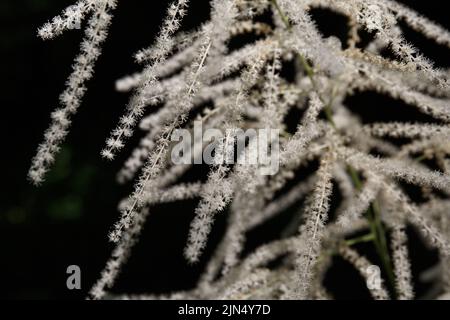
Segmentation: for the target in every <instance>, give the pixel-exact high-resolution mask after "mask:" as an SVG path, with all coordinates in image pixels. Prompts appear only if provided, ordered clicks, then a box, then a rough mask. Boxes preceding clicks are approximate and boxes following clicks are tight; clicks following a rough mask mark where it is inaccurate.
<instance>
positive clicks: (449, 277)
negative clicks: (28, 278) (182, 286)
mask: <svg viewBox="0 0 450 320" xmlns="http://www.w3.org/2000/svg"><path fill="white" fill-rule="evenodd" d="M119 2H120V1H119ZM210 4H211V16H210V20H209V21H208V22H206V23H204V24H203V25H202V26H201V27H199V28H198V29H196V30H191V31H184V30H183V31H181V26H182V20H183V17H184V16H185V14H186V13H187V12H188V6H189V1H188V0H174V1H173V2H172V3H171V4H170V6H169V8H168V11H167V17H166V18H165V20H164V22H163V25H162V27H161V30H160V32H159V34H158V36H157V38H156V40H155V44H154V45H153V46H152V47H150V48H146V49H143V50H141V51H140V52H139V53H138V54H137V55H136V59H137V60H138V61H139V62H140V63H142V64H143V71H142V72H140V73H137V74H134V75H131V76H127V77H125V78H124V79H121V80H119V81H118V82H117V89H118V90H119V91H123V92H132V94H131V99H130V101H129V103H128V105H127V107H126V112H125V114H124V116H123V117H121V118H120V121H119V123H118V125H117V127H116V128H115V129H114V130H113V131H112V133H111V136H110V137H109V138H108V139H107V141H106V146H105V148H104V149H103V151H102V152H101V154H102V156H103V157H105V158H106V159H109V160H112V159H113V158H114V156H115V155H116V154H117V153H118V152H120V151H121V149H122V148H123V146H124V144H125V142H126V139H127V138H128V137H130V136H132V134H133V130H134V129H135V127H137V126H138V127H139V129H140V130H142V131H144V132H145V135H144V137H143V139H142V140H141V141H140V144H139V145H138V146H137V147H136V148H135V150H134V151H133V152H132V154H131V156H130V158H129V159H128V160H127V161H126V162H125V165H124V167H123V169H122V170H121V171H120V172H119V175H118V180H119V181H120V182H121V183H124V182H126V181H130V180H133V179H135V180H136V182H135V186H134V191H133V193H132V194H131V195H130V196H129V197H128V198H126V199H123V200H122V201H121V202H120V205H119V209H120V212H121V214H120V217H119V218H118V222H117V223H116V224H115V225H114V226H113V228H112V230H111V233H110V235H109V238H110V240H111V241H112V242H114V244H115V249H114V250H113V253H112V256H111V258H110V260H109V261H108V262H107V265H106V267H105V269H104V270H103V272H102V273H101V276H100V278H99V280H98V281H97V282H96V284H95V285H94V286H93V288H92V290H91V292H90V294H91V297H92V298H96V299H101V298H107V297H118V298H137V299H177V298H194V299H251V298H265V299H328V298H331V293H330V292H328V290H327V288H326V287H325V286H324V284H323V278H324V275H325V273H326V272H327V270H328V267H329V265H330V263H331V258H332V257H333V256H334V255H340V256H341V257H342V258H344V260H346V261H348V262H349V263H350V264H351V265H353V266H354V267H355V268H356V270H357V271H358V273H359V274H360V275H361V276H362V277H364V278H366V280H367V284H368V289H369V291H370V293H371V295H372V297H373V298H375V299H389V298H399V299H413V298H414V279H413V276H412V273H411V261H410V258H409V254H408V237H407V234H408V233H407V232H406V228H407V227H408V226H412V228H413V229H415V230H417V231H418V232H419V233H420V234H421V235H422V236H423V238H424V239H425V240H426V241H427V242H429V244H430V245H432V246H434V247H435V248H436V249H437V250H438V252H439V257H440V264H441V267H440V269H439V270H440V274H439V276H440V279H439V281H440V291H439V293H437V294H436V295H435V296H436V297H438V296H439V295H440V296H442V297H445V296H448V295H449V294H450V274H449V272H450V264H449V261H450V260H449V258H448V255H449V254H450V229H449V226H450V223H449V215H450V210H449V209H450V202H449V195H450V143H449V142H448V141H450V140H449V138H450V126H449V123H450V107H449V102H450V91H449V86H450V84H449V80H448V77H449V75H450V73H449V72H448V70H439V69H437V68H435V67H434V66H433V63H432V61H430V60H429V59H427V58H426V57H425V56H423V55H422V54H421V53H420V52H419V51H418V49H417V48H415V47H414V46H413V45H412V44H410V43H409V42H407V41H406V40H405V38H404V36H403V32H402V27H401V24H400V22H402V23H404V24H406V25H407V26H409V28H411V29H413V30H415V31H416V32H420V33H422V34H423V35H424V36H425V37H427V38H429V39H432V40H434V41H435V42H437V43H438V44H440V45H442V46H446V47H448V48H450V33H449V32H448V31H446V30H445V29H443V28H442V27H440V26H439V25H437V24H435V23H433V22H432V21H430V20H428V19H427V18H425V17H422V16H420V15H419V14H417V13H416V12H414V11H412V10H411V9H409V8H407V7H405V6H403V5H401V4H399V3H397V2H395V1H392V0H370V1H367V0H342V1H334V0H257V1H256V0H255V1H253V0H246V1H244V0H212V1H211V2H210ZM115 7H116V1H114V0H80V1H78V2H77V3H76V4H75V5H73V6H71V7H69V8H67V9H66V10H65V11H64V12H63V14H61V15H60V16H58V17H56V18H54V19H53V20H52V21H51V22H50V23H48V24H46V25H45V26H44V27H42V28H41V29H40V30H39V35H40V36H41V37H42V38H44V39H49V38H53V37H55V36H57V35H59V34H61V33H62V32H63V31H64V30H66V29H70V28H73V26H74V25H78V26H80V23H81V22H82V20H83V18H84V17H85V16H87V15H90V20H89V21H88V22H87V25H86V27H85V38H84V40H83V42H82V45H81V53H80V55H79V56H78V57H77V58H76V60H75V64H74V67H73V72H72V74H71V75H70V77H69V80H68V81H67V89H66V90H65V91H64V93H63V94H62V95H61V98H60V101H61V107H59V108H58V109H57V110H56V111H55V112H53V113H52V123H51V126H50V128H49V129H48V130H47V131H46V133H45V138H44V142H43V143H42V144H41V145H40V146H39V148H38V152H37V155H36V156H35V158H34V159H33V162H32V166H31V169H30V172H29V178H30V179H31V180H32V181H33V182H34V183H35V184H40V183H41V182H42V181H43V178H44V175H45V173H46V171H47V170H48V168H49V166H50V165H51V164H52V163H53V161H54V157H55V154H56V153H57V151H58V149H59V145H60V143H61V142H62V141H63V140H64V138H65V136H66V135H67V130H68V127H69V125H70V116H71V115H73V114H74V113H75V112H76V111H77V109H78V107H79V105H80V103H81V99H82V97H83V95H84V93H85V91H86V87H85V82H86V81H87V80H88V79H89V78H91V77H92V74H93V65H94V63H95V61H96V60H97V58H98V57H99V55H100V50H101V45H102V43H103V41H104V40H105V39H106V36H107V28H108V26H109V24H110V20H111V12H112V10H113V9H114V8H115ZM314 8H322V9H326V10H330V11H333V12H336V13H338V14H341V15H344V16H346V17H347V20H348V30H349V32H348V37H347V39H346V42H344V43H341V41H340V40H338V39H337V38H335V37H328V38H325V37H324V36H323V35H322V34H321V33H320V32H319V29H318V27H317V26H316V24H315V23H314V21H313V19H312V17H311V14H310V13H311V10H312V9H314ZM266 13H270V15H269V16H270V18H267V16H268V15H267V14H266ZM263 14H264V16H265V17H266V18H265V19H266V20H267V21H266V20H264V19H259V17H261V16H262V15H263ZM262 21H264V22H262ZM361 31H366V32H369V33H370V34H371V35H372V39H371V41H370V42H369V43H368V44H367V45H366V44H365V45H362V44H361V42H360V39H359V33H360V32H361ZM242 34H250V35H253V36H254V37H253V38H252V40H250V41H249V42H248V43H245V44H244V45H242V46H240V47H239V48H232V47H231V46H230V40H232V39H233V38H234V37H236V36H239V35H242ZM386 51H390V52H391V55H390V56H389V55H386V54H384V52H386ZM286 68H289V69H290V71H292V70H293V71H294V72H293V74H294V75H295V76H294V77H293V78H292V77H288V76H286V75H285V74H284V71H283V70H284V69H286ZM366 90H371V91H375V92H378V93H379V94H382V95H385V96H389V97H392V98H394V99H398V100H401V101H403V102H404V103H406V104H407V105H409V106H410V108H416V109H417V110H418V111H419V112H421V113H423V114H424V115H426V116H427V117H428V118H429V119H434V121H431V120H430V121H429V122H427V123H418V122H417V123H407V122H395V121H392V122H379V123H372V124H364V123H363V122H362V121H361V119H360V118H359V117H358V115H357V114H355V113H353V112H352V111H351V110H350V109H349V108H348V107H347V106H346V100H345V99H346V98H347V97H349V96H352V95H354V94H355V93H356V92H360V91H366ZM158 106H161V107H160V108H158ZM362 107H363V106H362ZM291 110H299V111H300V112H301V113H302V114H303V116H302V119H301V120H300V121H299V123H298V124H297V127H296V129H295V132H290V131H289V130H288V125H287V123H288V122H289V121H290V119H289V116H288V114H289V112H290V111H291ZM193 114H195V115H193ZM198 122H200V123H201V125H202V128H203V130H207V129H215V130H223V131H226V132H227V134H226V135H225V136H224V137H223V139H221V140H218V141H216V142H217V143H216V145H215V155H214V159H215V160H216V161H214V162H213V163H211V164H210V169H209V174H208V177H207V179H206V181H204V182H203V181H200V180H199V181H198V182H191V183H185V182H182V181H181V180H182V177H183V175H184V174H185V173H186V172H187V171H188V170H189V169H191V168H192V165H194V164H193V163H196V162H195V161H192V162H190V163H183V164H179V163H174V162H173V161H171V160H170V153H171V150H172V149H171V148H172V145H171V141H172V140H171V139H172V137H173V135H174V133H175V132H176V131H177V130H179V129H182V128H184V129H187V130H192V128H193V126H194V125H195V123H198ZM236 128H246V129H247V128H254V129H257V128H270V129H277V130H279V133H280V137H276V138H277V139H275V138H274V137H271V138H269V142H268V144H269V149H270V151H271V152H272V153H274V152H276V153H277V156H278V158H277V159H279V167H278V170H277V171H276V172H273V173H272V174H261V170H262V169H264V165H265V164H264V163H259V162H257V163H251V164H248V163H245V162H239V161H238V162H237V163H227V162H224V161H218V160H217V159H218V158H220V157H219V156H223V157H225V158H227V157H228V156H229V154H228V152H229V150H230V149H232V148H230V146H231V147H233V146H234V145H235V144H236V143H237V141H238V140H237V133H236V132H237V131H238V130H236ZM196 138H198V137H195V136H194V140H195V139H196ZM278 138H279V140H278ZM398 138H401V142H398V141H396V140H395V139H398ZM393 139H394V140H393ZM204 142H205V141H203V144H202V143H200V147H197V148H196V147H194V148H193V150H192V153H191V154H190V157H191V158H192V159H198V157H199V156H200V157H201V156H202V155H204V151H205V148H207V147H206V146H205V143H204ZM258 147H259V142H258V141H257V139H256V138H253V139H252V138H250V139H249V141H247V143H246V144H245V151H246V155H247V156H250V157H251V156H252V155H256V154H257V152H258ZM242 157H244V155H243V153H240V154H239V153H238V154H237V158H238V159H239V158H242ZM223 159H224V158H222V160H223ZM424 160H428V161H424ZM430 162H432V163H433V166H431V165H430ZM314 163H318V169H317V170H309V171H311V172H310V173H309V174H306V173H301V174H299V172H306V171H307V172H309V171H308V170H306V171H305V170H304V168H310V167H311V166H313V165H312V164H314ZM302 170H303V171H302ZM333 185H335V186H336V189H334V188H333ZM409 185H415V186H418V187H420V190H421V191H422V195H421V198H423V200H421V202H419V201H416V199H414V201H413V200H412V199H411V198H410V196H409V194H408V186H409ZM334 190H338V191H337V192H338V193H339V197H335V194H334V193H335V191H334ZM335 198H339V199H335ZM187 199H198V201H199V202H198V206H197V208H196V210H195V217H194V219H193V221H192V223H191V228H190V232H189V235H187V245H186V249H185V257H186V259H187V260H188V261H189V262H192V263H194V262H196V261H198V260H199V259H200V258H201V256H202V253H203V251H204V248H205V246H206V244H207V240H208V236H209V233H210V232H211V229H212V227H213V223H214V218H215V216H216V215H218V214H225V212H226V214H227V215H228V222H227V229H226V232H225V235H224V236H223V239H222V241H221V242H220V243H219V245H218V246H217V248H216V251H215V253H214V254H213V256H212V257H211V259H210V261H209V263H208V264H207V266H206V268H205V270H204V272H203V274H202V276H201V277H200V279H199V281H198V285H197V286H196V287H195V288H192V290H190V291H185V292H179V293H173V294H168V295H166V296H154V295H151V294H149V295H123V296H122V295H118V296H115V295H112V294H111V293H110V292H109V290H110V289H111V288H112V287H113V285H114V282H115V280H116V278H117V276H118V273H119V271H120V270H121V268H122V266H123V264H124V263H125V262H126V260H127V258H128V256H129V255H130V251H131V249H132V247H133V245H134V244H135V243H136V241H138V237H139V235H140V233H141V231H142V227H143V225H144V223H145V221H146V219H147V218H148V216H149V213H150V212H151V210H152V206H156V205H158V204H161V203H167V202H175V201H183V200H187ZM302 201H303V205H301V206H300V207H299V208H298V209H297V210H296V214H295V215H294V216H293V217H292V221H291V222H289V224H288V225H287V226H286V229H285V232H283V233H282V235H280V238H279V239H277V240H274V241H271V242H268V243H266V244H264V245H262V246H260V247H259V248H257V249H255V250H254V251H253V252H251V253H249V254H246V255H244V254H243V252H244V248H245V245H246V236H247V232H248V231H250V230H252V229H254V228H255V227H257V226H259V225H261V224H263V223H265V222H267V221H270V219H271V218H273V217H274V216H276V215H278V214H280V213H282V212H284V211H285V210H286V209H288V208H296V207H297V206H299V203H301V202H302ZM332 203H336V204H337V205H336V206H333V212H332V210H331V208H332V206H331V204H332ZM335 207H336V208H335ZM334 208H335V209H334ZM221 212H223V213H221ZM357 234H358V235H359V236H355V235H357ZM361 234H362V236H361ZM361 242H368V243H372V244H373V246H374V248H375V250H376V252H377V254H378V261H374V262H372V261H369V259H368V258H367V257H365V256H364V255H363V254H362V253H360V252H358V249H357V247H355V245H356V244H358V243H361ZM274 260H278V261H280V262H278V263H277V264H273V265H270V264H269V263H270V262H272V261H274ZM378 263H379V264H380V268H379V269H378V270H380V269H381V270H382V275H384V276H385V278H386V280H385V281H383V279H382V278H381V277H380V278H379V279H378V280H379V281H378V282H377V281H376V282H375V283H370V280H371V270H373V267H377V264H378ZM269 265H270V266H269ZM274 265H275V266H274Z"/></svg>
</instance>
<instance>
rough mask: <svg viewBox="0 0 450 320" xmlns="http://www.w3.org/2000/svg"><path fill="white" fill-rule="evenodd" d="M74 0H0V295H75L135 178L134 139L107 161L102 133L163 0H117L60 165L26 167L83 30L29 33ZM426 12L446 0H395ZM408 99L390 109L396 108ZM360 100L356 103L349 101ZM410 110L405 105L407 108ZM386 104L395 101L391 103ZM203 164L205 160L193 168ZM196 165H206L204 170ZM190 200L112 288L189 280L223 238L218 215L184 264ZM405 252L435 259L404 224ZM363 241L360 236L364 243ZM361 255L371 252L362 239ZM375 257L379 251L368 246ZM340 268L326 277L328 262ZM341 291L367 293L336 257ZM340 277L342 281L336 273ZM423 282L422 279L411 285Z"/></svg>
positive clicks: (337, 22)
mask: <svg viewBox="0 0 450 320" xmlns="http://www.w3.org/2000/svg"><path fill="white" fill-rule="evenodd" d="M73 2H74V1H72V0H2V1H1V2H0V52H1V59H0V61H1V64H2V68H1V70H2V71H3V72H2V75H1V82H2V83H1V92H2V93H1V95H0V106H1V113H0V121H1V125H0V130H1V135H0V137H1V138H0V139H1V149H0V150H1V152H0V154H1V157H0V159H1V160H0V161H1V169H2V170H1V171H2V173H1V176H2V179H1V182H2V183H1V184H0V185H1V187H0V188H1V192H0V200H1V201H0V298H3V299H82V298H84V297H85V296H86V293H87V291H88V290H89V288H90V286H91V285H92V284H93V282H94V281H95V279H96V278H97V277H98V275H99V272H100V271H101V270H102V268H103V267H104V265H105V262H106V260H107V258H108V257H109V254H110V251H111V249H112V245H111V244H110V243H108V239H107V233H108V231H109V230H110V227H111V226H112V224H113V223H114V222H115V221H116V219H117V217H118V211H117V209H116V208H117V203H118V201H119V200H120V199H121V198H123V197H124V196H126V195H127V194H128V193H129V192H130V190H131V186H130V185H127V186H120V185H118V184H117V183H116V180H115V174H116V172H118V170H119V169H120V167H121V165H122V163H123V162H124V160H125V159H126V157H127V155H128V154H129V151H130V150H131V149H130V147H132V146H133V145H135V144H136V142H137V141H138V138H134V139H132V140H131V141H130V143H129V146H130V147H129V148H127V149H126V150H124V152H122V153H121V156H120V157H118V158H117V159H116V160H115V161H113V162H106V161H103V160H102V159H101V157H100V150H101V149H102V147H103V145H104V142H105V139H106V137H107V136H108V135H109V132H110V130H111V129H112V128H113V127H114V126H115V124H116V122H117V120H118V119H119V117H120V115H121V114H122V112H123V110H124V107H125V105H126V103H127V101H128V95H126V94H121V93H117V92H116V91H115V80H116V79H119V78H121V77H122V76H124V75H126V74H131V73H132V72H133V71H137V70H139V68H138V67H139V66H138V65H136V64H135V62H134V60H133V54H134V53H135V52H136V51H137V50H139V49H141V48H143V47H146V46H148V45H150V44H151V43H152V40H153V39H154V36H155V34H156V32H157V31H158V30H159V25H160V22H161V20H162V18H163V16H164V12H165V10H166V6H167V3H168V1H163V0H158V1H155V0H153V1H137V0H126V1H119V5H118V9H117V10H116V12H115V17H114V20H113V24H112V27H111V29H110V36H109V39H108V40H107V41H106V44H105V45H104V51H103V55H102V57H101V58H100V60H99V61H98V63H97V65H96V73H95V77H94V79H93V80H91V81H90V82H89V84H88V88H89V91H88V93H87V95H86V96H85V98H84V101H83V103H82V106H81V107H80V110H79V112H78V114H77V115H76V116H75V117H73V125H72V127H71V132H70V134H69V135H68V137H67V140H66V142H65V143H64V145H63V149H62V151H61V152H60V154H59V156H58V159H57V161H56V164H55V166H54V167H53V168H52V170H51V171H50V174H49V175H48V177H47V180H46V182H45V183H44V184H43V185H42V186H41V187H39V188H36V187H33V186H32V185H30V184H29V183H28V181H27V179H26V173H27V170H28V166H29V164H30V161H31V158H32V157H33V156H34V153H35V150H36V147H37V145H38V144H39V143H40V142H41V139H42V137H43V132H44V130H45V129H46V128H47V126H48V124H49V116H50V112H51V111H52V110H53V109H54V108H55V107H56V106H57V104H58V95H59V94H60V93H61V92H62V90H63V89H64V83H65V80H66V78H67V76H68V75H69V73H70V70H71V69H70V66H71V64H72V60H73V58H74V57H75V56H76V54H77V53H78V46H79V43H80V40H81V37H82V33H81V32H79V31H77V30H73V31H69V32H66V33H65V34H64V35H62V36H61V37H58V38H56V39H55V40H52V41H42V40H40V39H39V38H37V36H36V30H37V28H38V27H39V26H41V25H42V24H43V23H45V22H46V21H47V20H48V19H51V18H52V17H53V16H55V15H56V14H59V13H60V12H61V10H62V9H64V8H65V7H66V6H67V5H70V4H72V3H73ZM191 2H192V5H191V8H190V10H189V11H190V13H189V15H188V17H187V19H186V23H185V28H186V29H190V28H192V27H195V26H198V25H199V24H200V23H201V22H202V21H205V20H206V19H207V18H208V13H209V7H208V1H207V0H200V1H199V0H195V1H191ZM402 2H404V3H406V4H408V5H410V6H411V7H413V8H415V9H416V10H418V11H419V12H421V13H422V14H424V15H426V16H428V17H430V18H432V19H434V20H435V21H437V22H439V23H440V24H442V25H444V26H446V27H447V28H450V22H449V18H448V12H447V11H446V10H445V9H444V8H443V7H442V6H443V5H442V3H443V1H438V0H435V1H432V0H428V1H424V0H415V1H406V0H405V1H402ZM314 17H315V18H317V19H318V21H320V23H319V27H320V28H321V29H322V31H323V32H324V34H325V36H329V35H337V36H339V35H340V34H345V27H343V24H342V22H344V23H345V20H342V17H339V16H335V15H334V14H330V13H328V12H321V11H316V12H315V13H314ZM408 40H410V41H412V42H414V43H416V44H418V45H419V47H420V48H421V49H422V51H423V52H424V53H425V54H426V55H428V56H429V57H431V58H432V59H434V60H435V61H436V62H437V65H438V66H440V67H447V68H448V67H450V59H448V58H449V52H448V51H447V50H445V49H443V48H441V47H439V46H437V45H434V44H433V43H432V42H431V41H428V40H426V39H424V38H423V37H421V36H420V35H417V34H416V33H414V32H409V33H408ZM391 102H392V101H390V100H389V99H386V98H383V97H378V96H375V95H374V94H371V93H362V94H359V95H358V96H356V97H354V98H352V101H351V102H350V103H349V104H350V105H355V106H357V105H361V104H364V105H365V106H366V107H367V108H364V110H363V111H359V112H360V114H361V116H362V117H363V119H366V118H367V119H372V120H382V119H384V118H385V116H384V115H385V113H384V111H389V112H391V111H392V109H391V108H392V105H391V104H390V103H391ZM404 107H405V106H399V109H398V111H396V116H398V118H399V119H403V118H402V117H403V116H404V114H405V113H404V112H403V111H404V109H402V108H404ZM355 108H356V107H355ZM408 110H411V109H408ZM390 115H392V113H390ZM200 170H201V169H200ZM200 174H201V173H200ZM194 208H195V202H194V201H193V202H183V203H176V204H171V205H165V206H161V207H158V208H156V209H154V210H153V211H152V215H151V217H150V219H149V221H148V223H147V224H146V226H145V230H144V234H143V236H142V237H141V241H140V242H139V244H138V245H137V246H136V247H135V250H134V251H133V254H132V256H131V259H130V261H129V263H128V264H127V265H126V266H125V268H124V270H123V272H122V274H121V276H120V278H119V279H118V282H117V285H116V287H115V289H114V291H115V292H129V293H139V292H153V293H165V292H170V291H173V290H180V289H187V288H190V287H192V286H193V285H194V284H195V282H196V279H197V277H198V274H199V272H201V270H202V268H203V266H204V263H205V260H206V259H207V257H208V255H209V253H210V252H211V250H212V249H213V248H214V245H215V244H216V243H217V241H218V240H219V239H220V236H221V234H222V231H223V225H224V216H225V215H221V216H220V218H219V219H218V223H216V225H215V227H214V228H215V229H214V230H213V233H212V236H213V237H212V239H211V241H210V244H209V246H208V251H207V254H206V255H205V256H204V258H203V259H202V261H201V262H200V263H199V264H198V265H194V266H190V265H188V264H187V263H186V262H185V260H184V259H183V256H182V250H183V247H184V243H185V240H186V236H187V231H188V227H189V222H190V221H191V219H192V217H193V210H194ZM283 222H284V220H283V217H281V218H278V219H274V220H273V221H271V222H270V223H269V224H268V225H265V226H262V227H261V228H259V229H258V230H256V231H254V232H252V234H251V235H249V237H250V244H249V248H247V250H250V249H251V248H252V247H255V246H257V245H259V244H261V243H263V242H264V241H266V240H268V239H273V238H276V237H278V236H279V233H280V230H281V229H282V225H283ZM410 232H411V235H412V240H411V243H410V245H411V248H412V250H411V257H412V259H413V266H414V269H413V272H414V275H415V277H418V275H419V273H420V272H421V271H423V270H426V269H427V268H428V267H430V266H432V265H433V264H434V263H436V255H435V253H434V252H432V251H430V250H427V249H426V248H425V246H424V245H423V244H422V242H421V241H420V239H418V238H417V237H415V235H414V232H413V231H412V230H411V231H410ZM362 249H364V248H362ZM367 252H368V255H369V256H370V255H373V252H371V248H367ZM374 260H376V257H375V258H374ZM72 264H75V265H79V266H80V268H81V272H82V273H81V275H82V289H81V290H72V291H71V290H68V289H67V288H66V278H67V274H66V268H67V266H69V265H72ZM338 272H339V273H340V275H339V277H333V276H332V275H333V273H334V274H336V273H338ZM326 281H327V282H328V283H327V284H328V285H329V287H330V288H331V289H332V291H333V293H334V294H335V296H336V297H337V298H341V299H363V298H367V297H368V293H367V292H366V290H365V289H364V283H363V282H362V280H361V279H359V280H358V278H355V276H354V273H352V271H351V270H350V268H349V267H348V265H346V264H345V263H344V262H343V261H340V260H339V259H337V260H336V263H335V266H334V267H333V268H332V270H331V271H330V275H329V276H328V277H327V280H326ZM343 284H345V285H343ZM428 289H429V286H428V285H427V284H426V283H423V284H421V283H419V284H418V285H417V288H416V290H417V292H418V293H421V294H423V293H425V292H426V291H427V290H428Z"/></svg>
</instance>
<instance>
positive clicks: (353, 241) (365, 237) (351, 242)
mask: <svg viewBox="0 0 450 320" xmlns="http://www.w3.org/2000/svg"><path fill="white" fill-rule="evenodd" d="M374 239H375V237H374V235H373V233H372V232H371V233H369V234H365V235H363V236H360V237H356V238H352V239H348V240H345V244H346V245H347V246H349V247H350V246H353V245H355V244H358V243H363V242H371V241H374Z"/></svg>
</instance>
